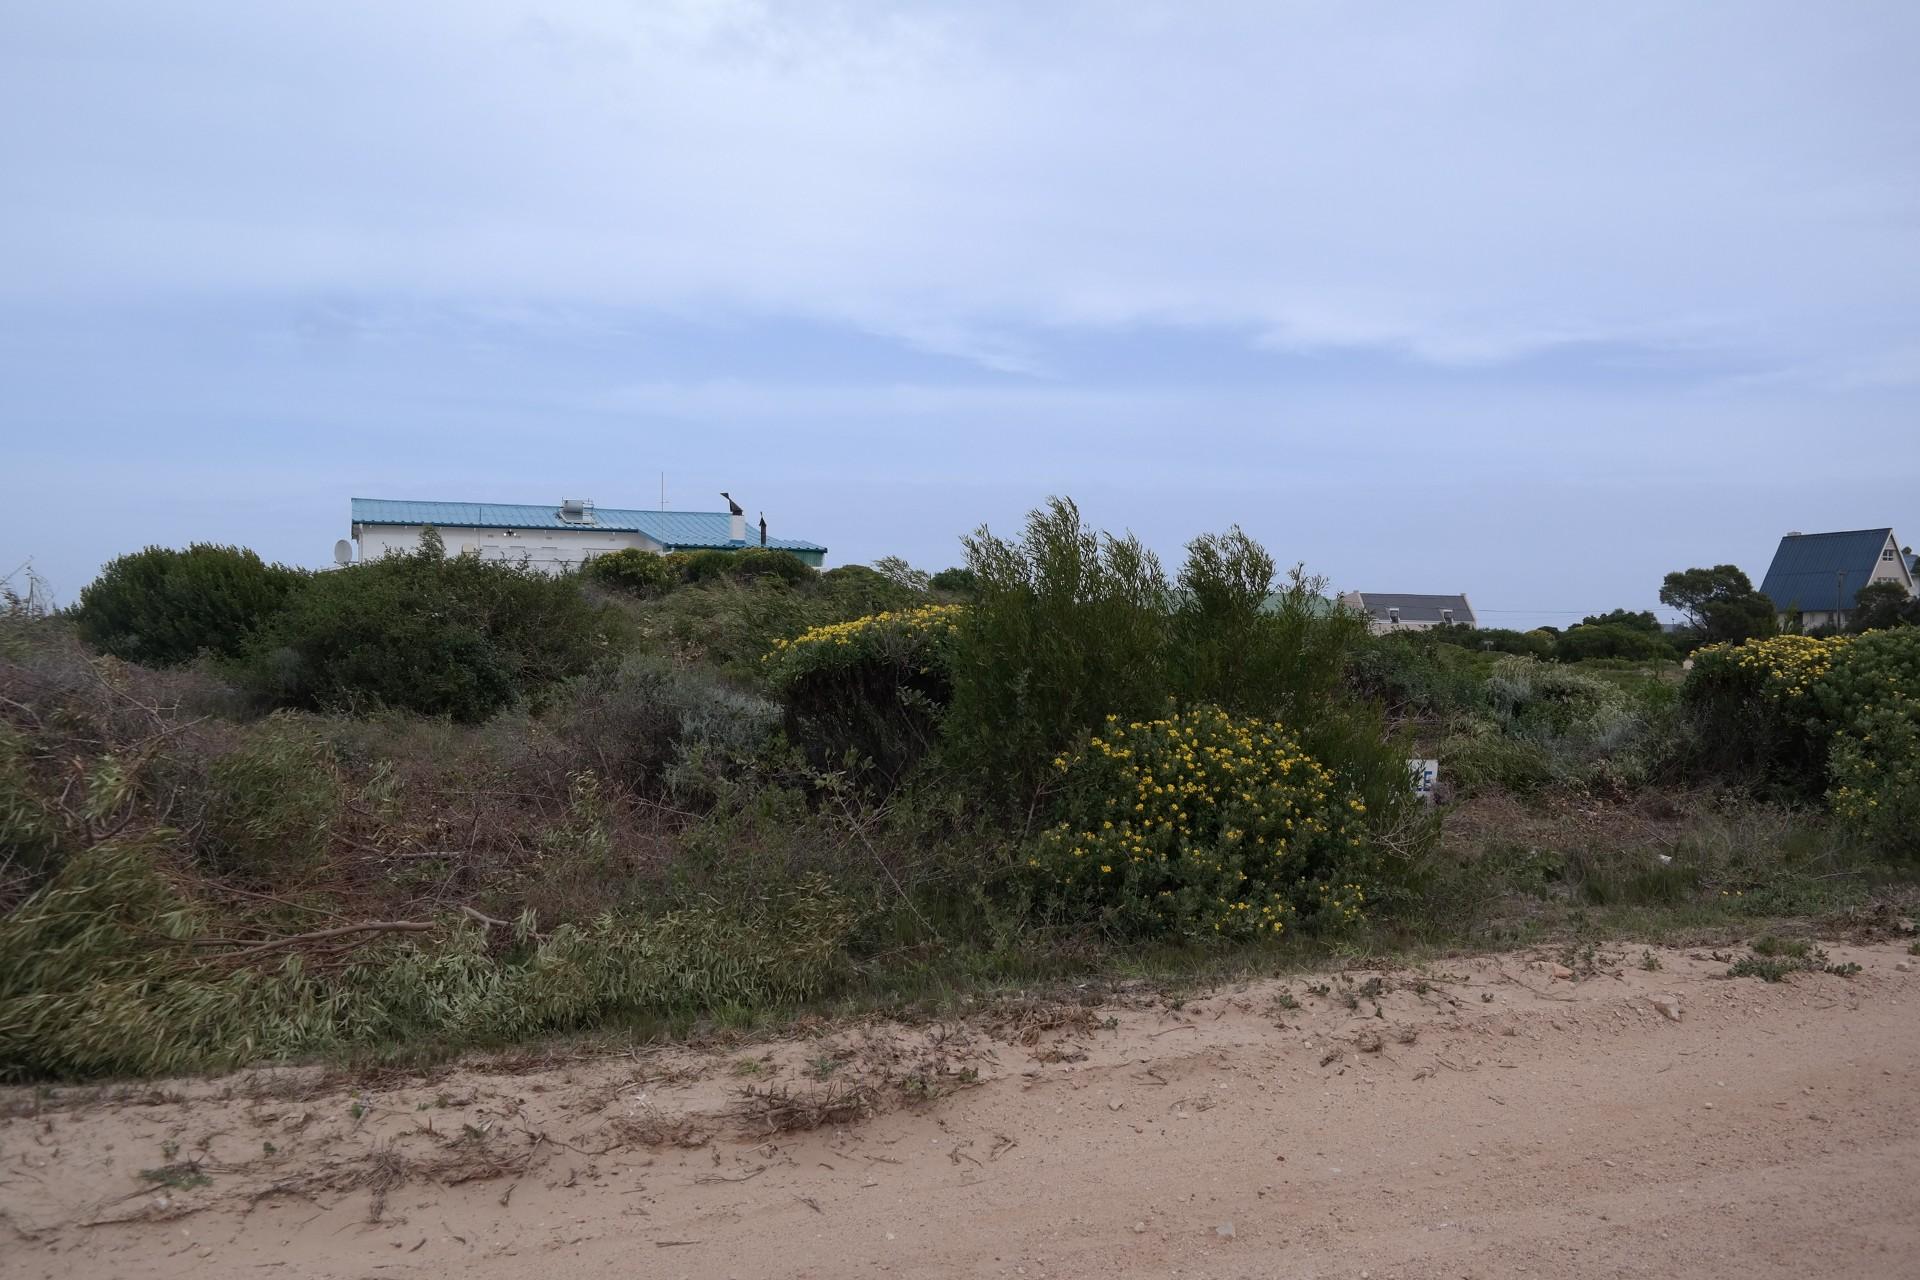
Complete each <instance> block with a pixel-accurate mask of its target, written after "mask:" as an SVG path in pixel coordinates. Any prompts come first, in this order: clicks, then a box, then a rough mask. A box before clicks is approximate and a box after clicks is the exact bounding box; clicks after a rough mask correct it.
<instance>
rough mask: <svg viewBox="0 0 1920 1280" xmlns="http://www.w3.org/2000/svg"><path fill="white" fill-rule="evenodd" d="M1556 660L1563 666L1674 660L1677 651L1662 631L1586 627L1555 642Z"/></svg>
mask: <svg viewBox="0 0 1920 1280" xmlns="http://www.w3.org/2000/svg"><path fill="white" fill-rule="evenodd" d="M1552 656H1553V657H1554V658H1555V659H1557V660H1559V661H1561V662H1585V661H1588V660H1589V659H1594V658H1639V659H1650V658H1669V659H1670V658H1673V657H1674V656H1675V650H1674V647H1673V645H1672V644H1670V643H1669V642H1668V641H1667V639H1666V637H1665V636H1663V635H1661V634H1660V633H1659V632H1658V631H1647V630H1645V629H1644V628H1641V627H1634V626H1622V625H1617V624H1611V623H1610V624H1604V625H1583V626H1578V627H1574V628H1572V629H1571V630H1569V631H1567V632H1565V633H1563V634H1562V635H1561V636H1560V638H1559V639H1557V640H1555V641H1554V642H1553V646H1552Z"/></svg>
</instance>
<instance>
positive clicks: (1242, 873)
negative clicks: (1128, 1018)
mask: <svg viewBox="0 0 1920 1280" xmlns="http://www.w3.org/2000/svg"><path fill="white" fill-rule="evenodd" d="M1054 767H1055V768H1056V769H1057V770H1058V771H1059V772H1060V773H1061V774H1062V775H1063V778H1064V784H1065V785H1064V789H1063V792H1062V796H1061V801H1060V804H1059V811H1060V812H1061V813H1062V814H1063V815H1064V816H1063V818H1062V820H1061V821H1060V823H1059V824H1058V825H1057V826H1055V827H1054V828H1052V829H1051V830H1048V831H1047V832H1045V833H1043V834H1042V836H1041V837H1040V839H1039V840H1038V841H1037V842H1036V845H1035V849H1034V852H1033V855H1032V857H1031V859H1030V860H1029V864H1028V865H1029V867H1030V868H1031V869H1032V870H1033V871H1034V872H1035V873H1036V874H1037V875H1038V877H1039V879H1040V881H1041V889H1042V894H1043V897H1044V898H1046V899H1048V900H1050V901H1052V902H1054V903H1055V904H1057V905H1058V907H1059V908H1060V909H1062V910H1064V911H1065V912H1066V913H1067V914H1068V915H1069V916H1071V917H1073V918H1078V919H1086V920H1094V921H1098V922H1100V923H1101V924H1103V925H1105V926H1106V927H1108V928H1110V929H1113V930H1115V931H1117V932H1120V933H1123V934H1128V935H1136V936H1139V935H1146V936H1151V935H1167V934H1171V935H1176V936H1178V935H1188V936H1196V935H1197V936H1206V935H1208V934H1225V935H1231V936H1246V935H1251V934H1267V935H1271V934H1277V933H1280V932H1282V931H1283V930H1285V929H1286V928H1288V927H1290V925H1291V924H1292V923H1293V922H1294V921H1295V920H1297V919H1301V918H1305V919H1307V920H1310V921H1313V922H1315V923H1321V924H1343V923H1349V922H1351V921H1354V920H1357V919H1358V918H1359V916H1360V913H1361V909H1362V904H1363V903H1364V901H1365V890H1366V881H1367V873H1368V870H1369V863H1368V859H1369V855H1368V852H1367V851H1368V844H1367V842H1366V841H1365V840H1364V839H1363V838H1362V836H1361V835H1360V834H1359V833H1358V831H1357V829H1356V826H1357V821H1358V819H1359V818H1360V817H1361V815H1363V814H1364V813H1365V812H1366V804H1365V801H1364V800H1362V799H1361V798H1360V796H1359V795H1357V794H1355V793H1354V792H1353V791H1352V790H1351V789H1349V788H1347V787H1344V786H1342V785H1341V784H1340V782H1339V781H1338V779H1337V778H1336V777H1335V775H1334V774H1333V773H1331V772H1330V771H1328V770H1327V769H1326V768H1325V767H1323V766H1322V765H1321V764H1320V763H1319V762H1317V761H1315V760H1314V759H1313V758H1312V757H1311V756H1309V755H1308V754H1307V753H1306V752H1305V751H1304V750H1303V749H1302V748H1301V746H1300V744H1299V742H1298V741H1297V740H1295V739H1294V738H1293V737H1291V736H1290V735H1289V734H1287V733H1286V731H1285V730H1284V729H1283V728H1281V727H1280V726H1279V725H1277V724H1273V723H1270V722H1264V721H1260V720H1255V719H1252V718H1238V717H1234V716H1230V715H1228V714H1227V713H1226V712H1224V711H1221V710H1219V709H1217V708H1196V709H1194V710H1191V711H1187V712H1182V713H1179V714H1176V715H1173V716H1170V717H1165V718H1161V719H1156V720H1149V721H1131V722H1121V721H1120V720H1118V719H1117V718H1115V719H1113V720H1111V721H1109V722H1108V724H1107V725H1106V727H1104V728H1103V729H1102V730H1101V731H1100V732H1099V733H1098V734H1096V735H1095V736H1093V737H1092V738H1090V739H1089V740H1088V742H1087V745H1086V747H1085V748H1084V749H1083V750H1081V751H1078V752H1075V753H1074V754H1073V755H1071V756H1066V755H1063V756H1060V757H1058V758H1056V760H1055V761H1054Z"/></svg>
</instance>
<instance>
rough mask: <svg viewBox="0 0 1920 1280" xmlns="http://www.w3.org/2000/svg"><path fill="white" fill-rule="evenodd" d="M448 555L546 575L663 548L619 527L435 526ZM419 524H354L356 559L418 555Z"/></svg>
mask: <svg viewBox="0 0 1920 1280" xmlns="http://www.w3.org/2000/svg"><path fill="white" fill-rule="evenodd" d="M435 527H436V528H437V529H439V530H440V538H441V540H442V541H443V542H445V543H446V546H447V554H448V555H450V556H457V555H465V554H473V555H478V556H479V557H480V558H481V559H483V560H524V561H526V562H527V563H528V564H530V565H532V566H533V567H534V568H536V569H539V570H541V571H542V572H544V573H565V572H567V571H569V570H572V569H577V568H579V567H580V565H581V564H582V563H583V562H584V561H585V560H587V558H588V557H590V556H597V555H604V554H606V553H607V552H609V551H622V550H625V549H626V548H628V547H633V548H636V549H638V550H641V551H652V552H655V553H658V552H662V551H664V550H665V548H664V547H662V546H661V545H660V544H659V543H657V542H655V541H654V540H653V539H652V538H649V537H648V536H647V535H646V534H644V533H632V532H628V531H624V530H618V529H479V528H461V527H459V526H456V525H436V526H435ZM426 529H427V527H426V526H425V525H421V524H366V525H355V526H354V528H353V540H354V543H355V544H356V545H357V546H358V548H359V550H358V553H357V554H356V555H355V557H354V558H355V559H358V560H378V559H379V558H380V557H381V556H384V555H390V554H393V553H396V552H406V551H417V550H419V548H420V535H421V534H423V533H425V532H426Z"/></svg>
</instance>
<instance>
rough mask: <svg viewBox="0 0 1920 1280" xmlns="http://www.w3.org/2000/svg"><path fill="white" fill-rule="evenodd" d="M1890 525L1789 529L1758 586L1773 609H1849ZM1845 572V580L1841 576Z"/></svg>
mask: <svg viewBox="0 0 1920 1280" xmlns="http://www.w3.org/2000/svg"><path fill="white" fill-rule="evenodd" d="M1892 536H1893V530H1891V529H1850V530H1848V531H1846V532H1845V533H1790V534H1788V535H1787V536H1786V537H1784V538H1782V539H1780V549H1779V550H1777V551H1775V552H1774V553H1773V564H1772V565H1771V566H1770V567H1769V568H1768V569H1767V576H1766V580H1765V581H1763V582H1762V583H1761V584H1760V590H1761V592H1762V593H1764V594H1765V595H1766V597H1767V599H1769V600H1771V601H1773V605H1774V608H1776V609H1783V610H1784V609H1792V608H1800V609H1814V610H1829V609H1833V608H1834V607H1836V604H1837V605H1838V607H1839V608H1841V609H1851V608H1853V603H1854V596H1855V595H1856V594H1857V593H1858V592H1859V590H1860V588H1862V587H1864V586H1866V585H1867V583H1868V581H1869V580H1870V579H1871V578H1872V577H1873V571H1874V568H1875V567H1876V566H1877V565H1878V564H1879V563H1880V552H1881V551H1883V550H1884V549H1885V548H1886V545H1887V539H1889V538H1891V537H1892ZM1842 573H1844V574H1846V580H1845V582H1844V584H1843V583H1842V582H1841V580H1840V577H1839V575H1840V574H1842Z"/></svg>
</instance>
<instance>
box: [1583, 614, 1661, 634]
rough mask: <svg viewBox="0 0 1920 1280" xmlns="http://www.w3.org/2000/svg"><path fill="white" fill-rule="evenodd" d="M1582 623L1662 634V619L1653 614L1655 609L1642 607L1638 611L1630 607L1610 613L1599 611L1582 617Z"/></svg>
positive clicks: (1589, 625)
mask: <svg viewBox="0 0 1920 1280" xmlns="http://www.w3.org/2000/svg"><path fill="white" fill-rule="evenodd" d="M1580 625H1581V626H1583V627H1627V628H1630V629H1631V630H1634V631H1649V632H1652V633H1653V634H1654V635H1659V634H1660V619H1658V618H1656V617H1655V616H1654V615H1653V610H1651V609H1642V610H1640V611H1639V612H1637V613H1636V612H1634V611H1633V610H1630V609H1614V610H1612V611H1611V612H1608V613H1597V614H1593V615H1591V616H1590V617H1585V618H1582V619H1580Z"/></svg>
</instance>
